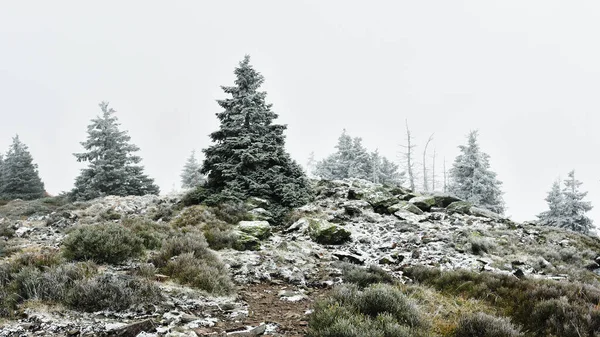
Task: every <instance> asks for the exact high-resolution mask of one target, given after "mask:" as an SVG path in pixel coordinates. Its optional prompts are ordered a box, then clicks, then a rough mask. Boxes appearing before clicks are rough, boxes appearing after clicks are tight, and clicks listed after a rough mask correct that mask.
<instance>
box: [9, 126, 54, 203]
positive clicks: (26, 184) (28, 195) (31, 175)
mask: <svg viewBox="0 0 600 337" xmlns="http://www.w3.org/2000/svg"><path fill="white" fill-rule="evenodd" d="M1 168H2V170H1V171H2V172H1V174H0V175H1V176H2V178H1V180H0V182H1V185H0V199H7V200H10V199H24V200H33V199H37V198H41V197H43V196H44V193H45V191H44V183H43V182H42V180H41V179H40V176H39V174H38V170H37V164H34V163H33V157H32V156H31V153H29V149H28V148H27V145H25V144H23V142H21V140H20V139H19V136H15V137H13V141H12V144H11V145H10V148H9V150H8V152H7V153H6V158H4V160H3V163H2V165H1Z"/></svg>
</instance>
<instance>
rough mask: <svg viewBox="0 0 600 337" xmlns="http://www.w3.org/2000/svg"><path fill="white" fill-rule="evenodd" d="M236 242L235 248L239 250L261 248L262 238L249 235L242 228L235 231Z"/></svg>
mask: <svg viewBox="0 0 600 337" xmlns="http://www.w3.org/2000/svg"><path fill="white" fill-rule="evenodd" d="M235 234H236V237H237V239H236V242H235V245H234V248H235V249H237V250H260V240H259V239H258V238H257V237H256V236H252V235H249V234H247V233H244V232H242V231H240V230H238V231H236V232H235Z"/></svg>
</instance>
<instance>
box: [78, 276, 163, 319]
mask: <svg viewBox="0 0 600 337" xmlns="http://www.w3.org/2000/svg"><path fill="white" fill-rule="evenodd" d="M161 299H162V295H161V293H160V288H158V287H157V286H156V285H155V284H154V283H152V282H150V281H148V280H144V279H138V278H134V277H131V276H127V275H116V274H103V275H98V276H96V277H93V278H89V279H83V280H79V281H77V282H75V284H74V285H73V288H72V290H71V291H70V292H69V296H68V298H67V299H66V304H67V305H68V306H69V307H71V308H73V309H77V310H81V311H86V312H94V311H98V310H105V309H110V310H118V311H121V310H126V309H130V308H132V307H134V306H136V305H143V304H147V303H157V302H158V301H160V300H161Z"/></svg>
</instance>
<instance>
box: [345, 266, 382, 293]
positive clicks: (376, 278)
mask: <svg viewBox="0 0 600 337" xmlns="http://www.w3.org/2000/svg"><path fill="white" fill-rule="evenodd" d="M340 267H341V269H342V278H343V280H344V282H347V283H354V284H356V285H358V286H359V287H361V288H364V287H367V286H369V285H371V284H374V283H393V282H394V278H393V277H392V276H391V275H390V274H388V273H387V272H386V271H385V270H383V269H381V267H379V266H377V265H374V264H372V265H370V266H369V267H368V268H366V269H365V268H363V267H360V266H357V265H355V264H351V263H347V262H342V263H341V266H340Z"/></svg>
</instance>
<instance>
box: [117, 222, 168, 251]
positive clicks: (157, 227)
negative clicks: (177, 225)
mask: <svg viewBox="0 0 600 337" xmlns="http://www.w3.org/2000/svg"><path fill="white" fill-rule="evenodd" d="M121 225H123V226H124V227H125V228H128V229H130V230H131V231H132V232H133V233H135V234H136V235H137V236H138V237H140V238H141V239H142V241H143V245H144V247H145V248H146V249H158V248H160V246H161V245H162V242H163V241H164V240H165V239H167V238H168V237H171V236H173V235H175V233H176V231H175V230H173V228H171V226H169V225H168V224H165V223H157V222H154V221H151V220H148V219H145V218H132V217H126V218H123V219H122V220H121Z"/></svg>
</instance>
